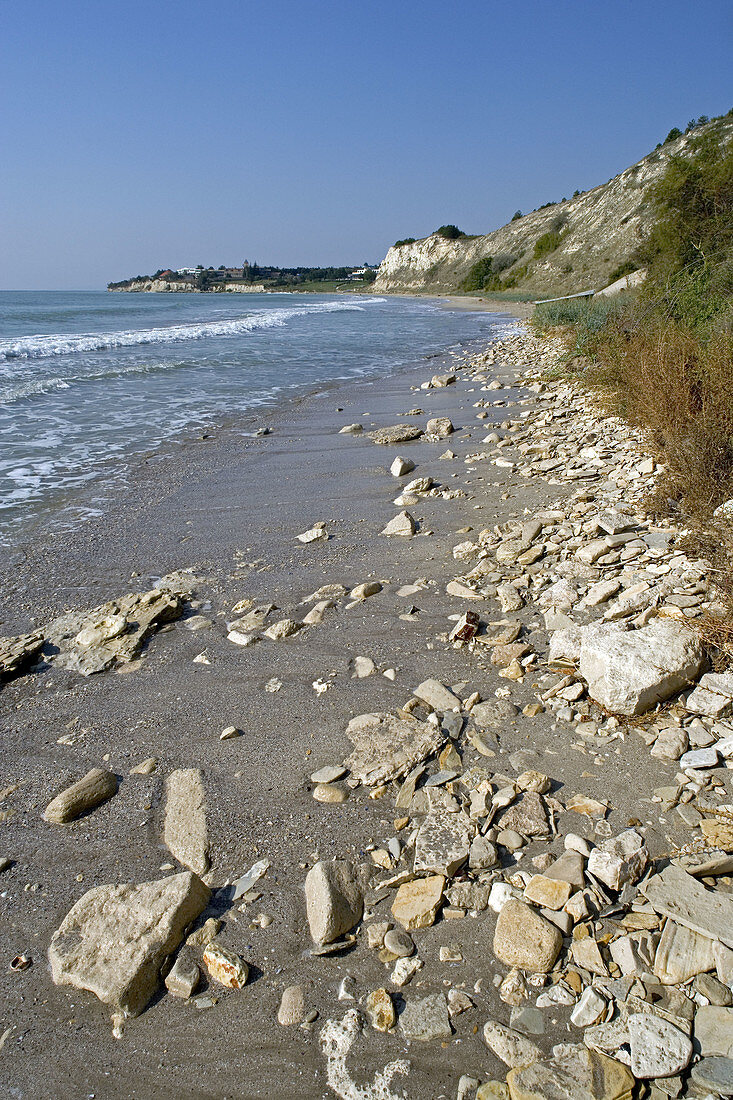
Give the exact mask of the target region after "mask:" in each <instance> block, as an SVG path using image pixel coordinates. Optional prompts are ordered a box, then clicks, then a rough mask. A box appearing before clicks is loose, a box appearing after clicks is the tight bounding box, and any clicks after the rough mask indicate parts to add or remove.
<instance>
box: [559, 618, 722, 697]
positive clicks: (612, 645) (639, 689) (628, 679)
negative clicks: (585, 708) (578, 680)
mask: <svg viewBox="0 0 733 1100" xmlns="http://www.w3.org/2000/svg"><path fill="white" fill-rule="evenodd" d="M704 667H705V655H704V652H703V648H702V643H701V641H700V638H699V636H698V635H697V634H696V633H695V632H694V631H692V630H690V629H689V628H688V627H686V626H683V625H681V624H679V623H673V622H666V621H664V620H653V621H652V622H650V623H648V624H647V625H646V626H642V627H641V628H640V629H639V630H632V631H624V630H622V629H621V628H620V627H618V626H616V625H615V624H613V623H605V624H600V625H597V624H592V625H591V626H587V627H584V628H583V632H582V643H581V650H580V674H581V676H582V677H583V679H584V680H585V681H586V683H587V684H588V692H589V694H590V696H591V698H593V699H594V700H595V701H596V702H597V703H600V704H601V706H603V707H605V708H606V710H609V711H612V712H615V713H617V714H629V715H631V714H643V713H644V712H645V711H647V710H650V709H651V708H652V707H653V706H655V705H656V704H657V703H659V702H663V701H664V700H665V699H669V697H670V696H671V695H674V694H675V693H676V692H678V691H682V690H683V689H684V688H686V687H689V686H690V684H692V683H693V682H694V681H695V680H696V679H697V677H698V676H699V674H700V672H701V671H702V670H703V668H704Z"/></svg>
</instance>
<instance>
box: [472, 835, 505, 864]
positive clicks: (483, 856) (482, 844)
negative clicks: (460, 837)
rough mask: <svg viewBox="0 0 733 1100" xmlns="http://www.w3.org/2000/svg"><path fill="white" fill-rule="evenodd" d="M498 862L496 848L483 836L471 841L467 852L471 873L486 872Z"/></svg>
mask: <svg viewBox="0 0 733 1100" xmlns="http://www.w3.org/2000/svg"><path fill="white" fill-rule="evenodd" d="M498 862H499V854H498V852H497V851H496V846H495V845H494V844H492V843H491V841H490V840H487V839H486V837H485V836H477V837H474V839H473V840H472V841H471V847H470V849H469V852H468V866H469V867H470V868H471V870H472V871H486V870H488V869H489V868H490V867H495V866H496V864H497V863H498Z"/></svg>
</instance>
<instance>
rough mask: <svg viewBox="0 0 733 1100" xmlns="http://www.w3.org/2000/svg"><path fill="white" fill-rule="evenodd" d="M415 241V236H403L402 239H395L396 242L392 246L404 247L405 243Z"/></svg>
mask: <svg viewBox="0 0 733 1100" xmlns="http://www.w3.org/2000/svg"><path fill="white" fill-rule="evenodd" d="M414 243H415V238H414V237H403V238H402V240H401V241H395V243H394V244H393V245H392V247H393V248H402V246H403V244H414Z"/></svg>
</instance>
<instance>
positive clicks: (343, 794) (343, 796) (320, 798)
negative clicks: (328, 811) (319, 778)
mask: <svg viewBox="0 0 733 1100" xmlns="http://www.w3.org/2000/svg"><path fill="white" fill-rule="evenodd" d="M350 793H351V792H350V791H349V788H348V787H345V786H344V785H343V784H341V783H339V784H336V783H317V784H316V786H315V787H314V788H313V798H314V799H315V800H316V802H334V803H336V802H346V800H347V799H348V797H349V794H350Z"/></svg>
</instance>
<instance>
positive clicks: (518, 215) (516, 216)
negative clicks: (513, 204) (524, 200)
mask: <svg viewBox="0 0 733 1100" xmlns="http://www.w3.org/2000/svg"><path fill="white" fill-rule="evenodd" d="M521 217H522V211H521V210H515V211H514V213H513V214H512V221H513V222H518V221H519V219H520V218H521Z"/></svg>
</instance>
